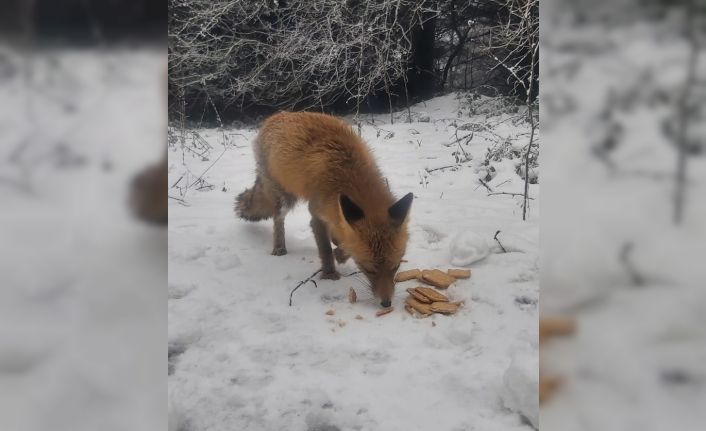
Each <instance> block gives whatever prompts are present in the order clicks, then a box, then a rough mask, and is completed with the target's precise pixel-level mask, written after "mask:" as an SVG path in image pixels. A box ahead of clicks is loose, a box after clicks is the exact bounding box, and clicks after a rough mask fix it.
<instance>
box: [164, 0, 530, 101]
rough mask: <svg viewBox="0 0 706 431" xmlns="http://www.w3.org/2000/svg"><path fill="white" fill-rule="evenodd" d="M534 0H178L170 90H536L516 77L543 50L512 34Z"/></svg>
mask: <svg viewBox="0 0 706 431" xmlns="http://www.w3.org/2000/svg"><path fill="white" fill-rule="evenodd" d="M530 3H531V4H534V5H536V4H537V0H478V1H468V0H370V1H364V0H348V1H341V0H265V1H260V2H253V1H250V0H169V40H170V47H169V53H170V62H169V63H170V95H171V96H172V101H177V100H179V101H182V102H183V103H184V104H185V106H186V109H188V110H190V111H196V112H198V111H202V110H208V111H211V112H215V111H219V110H220V111H221V112H223V111H224V110H230V112H235V113H243V112H245V111H250V112H257V111H258V110H263V109H264V110H273V109H305V108H315V109H321V110H338V111H347V112H355V111H360V110H370V109H372V110H381V109H392V107H393V106H403V105H404V104H408V103H411V102H414V101H417V100H419V99H425V98H428V97H431V96H432V95H433V94H434V93H435V92H438V91H444V90H451V89H454V88H459V87H461V86H463V87H464V88H470V87H474V86H479V85H483V84H490V85H493V86H495V87H498V88H500V90H501V92H504V93H509V94H516V95H519V94H521V95H522V98H523V99H524V95H525V94H524V91H520V90H519V88H520V87H521V86H520V87H518V85H517V84H518V83H517V82H516V81H515V79H516V77H517V76H519V74H518V71H519V69H520V68H522V69H523V70H527V67H528V64H529V63H530V57H531V52H529V51H527V52H521V51H522V50H521V49H520V50H518V49H517V47H516V46H510V45H508V43H507V42H508V39H507V37H505V36H503V35H506V34H507V28H506V27H507V25H508V23H509V22H511V21H512V23H513V26H514V25H515V24H516V23H515V22H514V20H516V19H517V17H516V16H515V15H514V13H513V10H514V9H517V8H519V7H521V6H522V5H523V4H530ZM531 10H532V13H534V14H536V15H538V9H537V8H536V7H534V8H531ZM520 19H521V17H520ZM533 22H534V21H533ZM510 52H512V53H513V56H514V57H512V58H509V57H507V54H508V53H510ZM498 59H505V61H506V63H508V64H510V63H512V66H514V67H516V68H517V69H516V70H515V73H514V75H516V76H513V73H510V72H511V70H510V69H508V68H505V67H500V65H499V64H498V61H497V60H498ZM518 60H519V61H518ZM523 79H525V80H530V79H532V78H531V77H530V74H529V73H528V74H526V75H523ZM534 79H535V82H536V80H537V77H536V76H535V77H534ZM469 80H470V81H471V82H469ZM534 94H535V95H536V91H535V92H534ZM175 106H178V105H172V107H173V108H174V107H175Z"/></svg>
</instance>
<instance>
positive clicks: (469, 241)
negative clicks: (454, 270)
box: [451, 231, 490, 266]
mask: <svg viewBox="0 0 706 431" xmlns="http://www.w3.org/2000/svg"><path fill="white" fill-rule="evenodd" d="M489 254H490V246H489V245H488V240H487V239H486V238H485V237H483V236H481V235H479V234H477V233H475V232H470V231H465V232H461V233H459V234H457V235H455V236H454V240H453V242H452V243H451V264H452V265H454V266H468V265H470V264H472V263H474V262H477V261H479V260H481V259H484V258H486V257H487V256H488V255H489Z"/></svg>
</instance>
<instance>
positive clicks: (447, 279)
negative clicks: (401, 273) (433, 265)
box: [422, 269, 456, 289]
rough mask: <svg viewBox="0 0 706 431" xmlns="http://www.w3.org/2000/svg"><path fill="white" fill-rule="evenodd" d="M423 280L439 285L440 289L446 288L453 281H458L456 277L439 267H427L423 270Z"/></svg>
mask: <svg viewBox="0 0 706 431" xmlns="http://www.w3.org/2000/svg"><path fill="white" fill-rule="evenodd" d="M422 281H423V282H425V283H427V284H431V285H432V286H435V287H438V288H439V289H446V288H448V287H449V286H450V285H451V283H453V282H454V281H456V279H455V278H453V277H451V276H450V275H448V274H447V273H445V272H443V271H440V270H438V269H431V270H428V269H425V270H424V271H422Z"/></svg>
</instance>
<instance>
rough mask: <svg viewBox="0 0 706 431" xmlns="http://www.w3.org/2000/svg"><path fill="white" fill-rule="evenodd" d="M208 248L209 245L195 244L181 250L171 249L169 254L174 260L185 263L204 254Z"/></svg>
mask: <svg viewBox="0 0 706 431" xmlns="http://www.w3.org/2000/svg"><path fill="white" fill-rule="evenodd" d="M210 249H211V247H206V246H195V247H190V248H188V249H186V250H183V251H172V252H170V253H169V254H170V256H171V258H172V260H174V261H175V262H178V263H186V262H193V261H195V260H199V259H201V258H202V257H204V256H206V252H207V251H208V250H210Z"/></svg>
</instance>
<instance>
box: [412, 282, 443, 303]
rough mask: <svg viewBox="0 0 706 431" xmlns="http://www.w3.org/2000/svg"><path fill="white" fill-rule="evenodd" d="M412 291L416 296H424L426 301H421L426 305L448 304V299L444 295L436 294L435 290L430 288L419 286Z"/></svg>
mask: <svg viewBox="0 0 706 431" xmlns="http://www.w3.org/2000/svg"><path fill="white" fill-rule="evenodd" d="M414 290H415V292H416V293H417V294H420V295H422V296H424V297H425V298H427V301H422V302H427V303H431V302H449V298H447V297H446V295H444V294H443V293H441V292H437V291H436V290H434V289H432V288H431V287H422V286H419V287H416V288H415V289H414ZM407 291H408V292H409V289H407Z"/></svg>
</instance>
